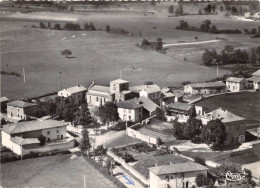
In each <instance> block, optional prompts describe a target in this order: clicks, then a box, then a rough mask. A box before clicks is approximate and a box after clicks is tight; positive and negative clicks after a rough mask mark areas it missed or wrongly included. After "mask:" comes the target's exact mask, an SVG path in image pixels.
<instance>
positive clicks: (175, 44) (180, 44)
mask: <svg viewBox="0 0 260 188" xmlns="http://www.w3.org/2000/svg"><path fill="white" fill-rule="evenodd" d="M219 41H221V40H207V41H200V42H182V43H172V44H164V45H163V48H166V47H171V46H183V45H193V44H207V43H212V42H219Z"/></svg>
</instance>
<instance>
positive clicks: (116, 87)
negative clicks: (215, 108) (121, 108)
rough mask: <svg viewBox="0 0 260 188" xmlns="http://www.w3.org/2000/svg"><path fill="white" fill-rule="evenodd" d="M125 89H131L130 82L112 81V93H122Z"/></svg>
mask: <svg viewBox="0 0 260 188" xmlns="http://www.w3.org/2000/svg"><path fill="white" fill-rule="evenodd" d="M123 90H129V82H125V83H115V82H113V81H112V82H110V93H120V92H121V91H123Z"/></svg>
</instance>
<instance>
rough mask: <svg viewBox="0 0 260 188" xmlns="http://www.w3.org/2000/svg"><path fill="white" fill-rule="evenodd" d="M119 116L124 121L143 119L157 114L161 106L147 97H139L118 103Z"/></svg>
mask: <svg viewBox="0 0 260 188" xmlns="http://www.w3.org/2000/svg"><path fill="white" fill-rule="evenodd" d="M117 108H118V114H119V117H120V118H121V119H122V120H123V121H133V122H138V121H141V120H142V119H145V118H148V117H150V116H153V115H156V113H157V109H158V108H160V107H159V106H158V105H157V104H155V103H154V102H153V101H152V100H150V99H149V98H147V97H144V96H142V97H139V98H134V99H130V100H126V101H120V102H118V103H117Z"/></svg>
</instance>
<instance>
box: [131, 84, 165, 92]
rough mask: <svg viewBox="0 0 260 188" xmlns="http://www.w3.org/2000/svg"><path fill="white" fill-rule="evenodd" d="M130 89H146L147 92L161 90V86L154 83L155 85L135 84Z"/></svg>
mask: <svg viewBox="0 0 260 188" xmlns="http://www.w3.org/2000/svg"><path fill="white" fill-rule="evenodd" d="M130 90H133V91H142V90H144V91H146V92H147V93H155V92H159V91H161V88H160V87H159V86H158V85H156V84H153V85H140V86H134V87H131V88H130Z"/></svg>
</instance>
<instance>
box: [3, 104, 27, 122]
mask: <svg viewBox="0 0 260 188" xmlns="http://www.w3.org/2000/svg"><path fill="white" fill-rule="evenodd" d="M18 115H19V117H18ZM21 116H22V118H21ZM7 117H10V118H17V119H25V118H26V117H25V115H24V109H23V108H18V107H14V106H9V105H7Z"/></svg>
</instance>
